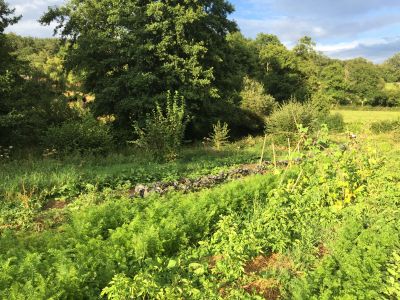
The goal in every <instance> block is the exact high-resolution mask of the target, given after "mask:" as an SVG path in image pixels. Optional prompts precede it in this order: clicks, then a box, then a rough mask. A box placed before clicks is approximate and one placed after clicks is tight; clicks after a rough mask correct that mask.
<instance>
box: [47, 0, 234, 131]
mask: <svg viewBox="0 0 400 300" xmlns="http://www.w3.org/2000/svg"><path fill="white" fill-rule="evenodd" d="M232 11H233V6H232V5H231V4H229V3H228V2H227V1H225V0H186V1H178V0H168V1H150V0H83V1H82V0H69V1H67V3H66V4H65V5H63V6H60V7H56V8H51V9H49V11H48V12H47V13H46V14H45V15H44V16H43V17H42V18H41V22H42V23H43V24H50V23H51V22H53V21H56V22H57V23H58V25H57V27H56V32H58V33H59V34H61V36H62V37H63V38H64V39H66V40H67V41H68V43H69V44H70V48H69V52H68V55H67V60H66V66H67V68H68V69H70V70H74V71H77V72H80V73H81V74H84V77H83V82H82V84H83V87H84V89H85V90H86V91H87V92H93V93H94V94H95V95H96V100H95V103H94V106H93V109H94V111H95V113H96V114H98V115H104V114H114V115H115V116H116V117H117V125H121V126H122V127H125V128H127V127H128V126H130V124H131V122H132V120H140V119H143V118H144V116H145V113H146V112H149V111H150V110H151V109H152V108H153V107H154V105H155V102H156V101H160V102H161V101H163V99H165V93H166V92H167V91H168V90H175V91H179V92H180V94H181V95H183V96H184V97H185V99H186V103H187V108H188V111H189V113H190V114H191V115H192V116H193V117H194V119H193V121H194V122H195V123H196V122H200V123H201V122H202V120H201V119H202V117H203V116H206V115H207V114H208V112H209V111H210V106H212V105H213V103H214V102H216V101H219V102H221V101H224V99H221V95H222V91H221V88H222V87H223V88H224V90H226V89H229V88H230V87H226V85H227V82H226V80H224V76H225V73H224V66H226V63H227V61H228V58H227V55H228V54H229V51H227V50H229V49H228V44H227V40H226V36H227V34H228V33H230V32H234V31H236V30H237V27H236V24H235V22H233V21H231V20H229V19H228V18H227V16H228V15H229V14H230V13H231V12H232Z"/></svg>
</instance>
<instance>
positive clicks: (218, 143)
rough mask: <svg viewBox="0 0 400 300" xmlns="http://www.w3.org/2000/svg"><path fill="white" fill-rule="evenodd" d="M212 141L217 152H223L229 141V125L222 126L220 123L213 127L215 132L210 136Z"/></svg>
mask: <svg viewBox="0 0 400 300" xmlns="http://www.w3.org/2000/svg"><path fill="white" fill-rule="evenodd" d="M210 140H211V143H212V145H213V147H214V148H215V149H216V150H218V151H219V150H221V149H222V147H223V146H225V145H226V144H227V143H228V140H229V128H228V124H227V123H223V124H221V122H220V121H218V122H217V124H214V125H213V132H212V133H211V134H210Z"/></svg>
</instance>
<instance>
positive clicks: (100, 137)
mask: <svg viewBox="0 0 400 300" xmlns="http://www.w3.org/2000/svg"><path fill="white" fill-rule="evenodd" d="M42 140H43V144H44V146H46V147H47V148H52V149H57V151H58V152H59V153H62V154H66V153H68V152H80V153H92V154H104V153H106V152H107V151H108V150H109V149H110V148H111V145H112V136H111V133H110V128H109V127H108V126H107V125H105V124H103V123H101V122H99V121H97V120H96V119H95V118H94V117H93V115H91V114H90V113H87V112H86V113H83V115H82V116H81V118H79V119H72V120H68V121H65V122H63V123H62V124H61V125H59V126H52V127H50V128H49V129H48V130H47V132H46V133H45V135H44V137H43V138H42Z"/></svg>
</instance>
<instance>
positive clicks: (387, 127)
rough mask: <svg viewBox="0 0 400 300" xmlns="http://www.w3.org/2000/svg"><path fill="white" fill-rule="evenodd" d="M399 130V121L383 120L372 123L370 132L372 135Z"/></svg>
mask: <svg viewBox="0 0 400 300" xmlns="http://www.w3.org/2000/svg"><path fill="white" fill-rule="evenodd" d="M399 129H400V119H398V120H383V121H379V122H373V123H372V124H371V131H372V132H373V133H386V132H391V131H396V130H399Z"/></svg>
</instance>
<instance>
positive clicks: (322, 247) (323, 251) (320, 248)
mask: <svg viewBox="0 0 400 300" xmlns="http://www.w3.org/2000/svg"><path fill="white" fill-rule="evenodd" d="M327 254H329V249H328V248H326V246H325V245H324V244H319V245H318V252H317V256H318V257H319V258H323V257H324V256H325V255H327Z"/></svg>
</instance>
